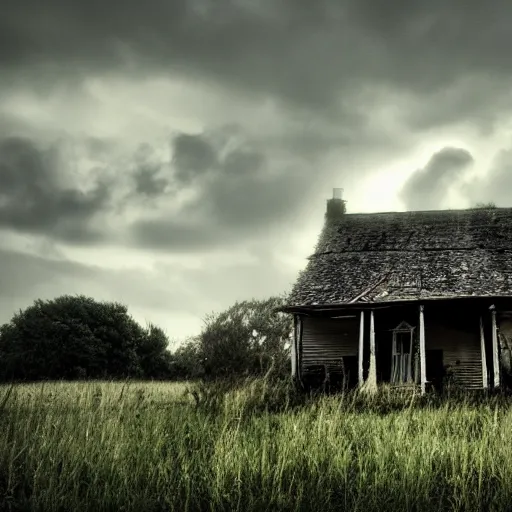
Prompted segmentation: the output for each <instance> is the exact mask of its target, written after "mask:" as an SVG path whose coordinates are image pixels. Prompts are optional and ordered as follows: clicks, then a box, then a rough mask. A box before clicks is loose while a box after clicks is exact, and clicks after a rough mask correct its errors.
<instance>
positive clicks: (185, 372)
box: [172, 337, 204, 380]
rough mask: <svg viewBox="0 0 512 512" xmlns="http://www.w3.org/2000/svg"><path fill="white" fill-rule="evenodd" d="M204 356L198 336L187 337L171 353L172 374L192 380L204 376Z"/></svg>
mask: <svg viewBox="0 0 512 512" xmlns="http://www.w3.org/2000/svg"><path fill="white" fill-rule="evenodd" d="M203 363H204V357H203V354H202V347H201V342H200V339H199V338H198V337H193V338H189V339H187V340H186V341H185V343H183V344H182V345H180V346H179V347H178V348H177V349H176V351H175V352H174V353H173V354H172V375H173V377H175V378H178V379H185V380H194V379H198V378H200V377H203V376H204V364H203Z"/></svg>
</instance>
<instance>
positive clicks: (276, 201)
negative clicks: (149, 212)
mask: <svg viewBox="0 0 512 512" xmlns="http://www.w3.org/2000/svg"><path fill="white" fill-rule="evenodd" d="M221 131H222V129H221ZM178 137H179V138H180V140H183V135H179V136H178ZM190 137H192V136H190ZM208 138H210V139H212V140H217V141H220V142H219V143H218V144H217V146H214V144H213V143H211V144H208V148H209V149H208V159H207V160H206V159H203V158H200V159H198V161H200V162H206V161H207V162H208V163H207V165H206V164H205V165H204V166H203V167H202V169H201V170H198V171H197V175H198V176H203V173H204V172H206V171H207V172H208V173H207V175H204V176H203V177H204V179H202V180H196V181H195V182H194V191H195V196H194V198H193V199H191V200H189V201H188V202H187V203H186V204H185V205H184V206H183V207H182V208H181V209H180V210H179V212H178V213H177V214H175V215H174V216H173V217H169V218H165V217H162V215H159V216H158V217H154V218H152V219H147V218H146V219H144V220H139V221H137V222H135V223H134V225H133V226H132V227H131V235H132V238H131V241H132V242H133V243H135V244H137V245H140V246H143V247H155V248H160V249H172V250H174V251H195V250H207V249H211V248H215V247H220V246H222V245H225V244H226V243H231V244H232V243H236V242H243V241H246V240H248V239H250V238H255V237H258V236H260V235H262V234H269V233H271V232H272V231H274V230H275V229H276V228H279V226H281V225H282V223H283V222H284V221H286V220H287V219H291V218H293V217H295V216H297V215H299V214H300V212H301V210H303V208H304V202H303V200H301V198H304V197H305V195H306V194H305V191H307V194H311V192H313V193H314V191H315V189H316V188H318V186H319V185H318V180H315V179H314V173H313V171H312V169H309V168H307V167H305V166H304V165H301V163H300V161H298V160H300V159H295V160H293V159H290V157H288V160H287V161H286V162H277V163H276V162H275V161H274V159H273V157H274V155H273V154H272V152H268V151H267V153H265V148H258V147H256V146H254V145H250V144H249V143H248V142H247V141H245V142H242V143H240V144H238V145H234V146H233V145H232V146H231V147H230V146H229V143H230V139H229V138H222V137H217V133H216V132H210V133H209V134H208ZM206 139H207V137H206V135H202V136H194V143H195V142H197V141H200V143H198V144H197V148H199V147H201V145H202V144H203V143H204V142H205V140H206ZM190 140H192V139H190ZM193 146H194V144H190V145H189V146H188V148H189V149H190V148H192V147H193ZM226 148H228V149H226ZM210 150H211V151H212V153H210ZM198 152H199V154H200V155H203V154H204V153H203V152H202V150H199V151H198ZM191 153H192V152H191ZM192 154H194V153H192ZM192 160H193V159H191V161H192ZM195 169H198V167H195ZM181 170H182V168H179V169H176V171H175V172H176V173H177V174H176V176H175V179H176V180H177V183H178V184H180V185H181V184H182V183H183V182H182V177H181V176H180V171H181ZM197 175H196V177H197Z"/></svg>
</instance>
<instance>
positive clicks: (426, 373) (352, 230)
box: [283, 189, 512, 392]
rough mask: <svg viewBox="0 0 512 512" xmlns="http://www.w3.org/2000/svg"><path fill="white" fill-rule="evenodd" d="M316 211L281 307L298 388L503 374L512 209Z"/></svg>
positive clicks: (489, 383)
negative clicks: (316, 224) (317, 223)
mask: <svg viewBox="0 0 512 512" xmlns="http://www.w3.org/2000/svg"><path fill="white" fill-rule="evenodd" d="M337 190H339V189H335V197H333V199H330V200H328V202H327V212H326V219H325V224H324V228H323V231H322V233H321V236H320V239H319V241H318V244H317V247H316V250H315V252H314V254H313V255H312V256H310V257H309V262H308V264H307V266H306V268H305V270H304V271H303V272H302V273H301V274H300V276H299V278H298V280H297V282H296V284H295V286H294V288H293V291H292V293H291V295H290V298H289V301H288V304H287V306H286V307H285V308H284V309H283V311H286V312H288V313H292V314H293V315H294V317H295V338H294V344H293V351H292V359H293V361H292V373H293V375H294V377H295V378H296V379H297V380H298V381H300V382H301V383H302V384H304V385H313V384H314V383H320V382H323V381H326V380H328V381H330V382H331V384H332V383H335V382H336V381H338V382H340V381H341V380H343V382H344V383H345V384H348V385H349V386H357V385H362V384H363V383H364V382H365V381H367V382H368V383H369V384H374V385H375V384H378V383H390V384H392V385H397V386H407V385H413V386H414V385H416V386H418V387H421V390H422V392H424V391H425V389H427V388H428V387H430V386H434V387H441V386H442V385H443V383H446V382H447V379H448V380H451V382H453V383H454V384H456V385H459V386H462V387H464V388H469V389H482V388H488V387H492V388H496V387H499V386H500V384H502V382H503V379H504V378H506V375H507V371H508V370H509V369H510V347H511V340H512V208H487V209H486V208H475V209H469V210H447V211H413V212H390V213H365V214H348V213H346V208H345V201H344V200H342V199H341V195H338V196H337V195H336V191H337Z"/></svg>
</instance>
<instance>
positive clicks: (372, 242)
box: [288, 208, 512, 306]
mask: <svg viewBox="0 0 512 512" xmlns="http://www.w3.org/2000/svg"><path fill="white" fill-rule="evenodd" d="M493 295H510V296H512V208H493V209H471V210H449V211H426V212H398V213H396V212H393V213H375V214H345V215H343V216H342V217H341V218H338V219H335V220H333V219H328V220H326V223H325V225H324V229H323V231H322V234H321V236H320V239H319V242H318V244H317V247H316V250H315V253H314V254H313V255H312V256H310V258H309V262H308V264H307V267H306V269H305V270H304V271H303V272H302V273H301V274H300V276H299V278H298V280H297V282H296V284H295V286H294V288H293V290H292V293H291V295H290V298H289V302H288V303H289V305H290V306H308V305H334V304H343V303H349V302H388V301H396V300H418V299H422V298H452V297H462V296H493Z"/></svg>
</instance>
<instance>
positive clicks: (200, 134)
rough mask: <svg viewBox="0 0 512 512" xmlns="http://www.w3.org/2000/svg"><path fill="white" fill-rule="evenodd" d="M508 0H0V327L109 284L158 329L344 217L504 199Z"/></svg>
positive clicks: (96, 293) (249, 281) (112, 293)
mask: <svg viewBox="0 0 512 512" xmlns="http://www.w3.org/2000/svg"><path fill="white" fill-rule="evenodd" d="M511 16H512V4H511V3H510V2H508V1H505V0H495V1H493V2H489V3H487V2H482V1H481V0H465V1H462V0H448V1H447V0H443V1H441V0H433V1H430V2H424V1H420V0H390V1H388V2H379V1H377V0H315V1H314V2H313V1H311V0H261V1H258V2H256V1H254V0H172V1H169V0H147V1H146V2H140V1H135V0H122V1H121V0H111V1H110V2H103V1H102V2H100V1H99V0H89V1H88V2H83V1H78V0H66V1H64V0H46V1H45V2H40V1H39V0H3V2H2V15H1V16H0V322H3V321H7V320H8V319H9V318H10V317H11V315H12V313H13V311H14V310H17V309H18V308H23V307H25V306H27V305H29V304H30V303H32V301H33V300H34V299H36V298H52V297H55V296H58V295H60V294H64V293H69V294H77V293H84V294H86V295H90V296H93V297H95V298H97V299H106V300H116V301H121V302H123V303H125V304H127V305H128V306H129V310H130V311H131V313H132V314H133V315H134V316H135V317H136V318H137V319H138V320H140V321H141V322H145V321H153V322H155V323H157V324H159V325H161V326H162V327H164V328H165V329H166V330H167V333H168V334H169V336H170V337H171V338H172V339H183V338H184V337H186V336H188V335H193V334H196V333H197V332H198V331H199V330H200V328H201V325H202V318H203V317H204V315H205V314H207V313H210V312H212V311H221V310H223V309H225V308H227V307H229V306H230V305H231V304H232V303H234V302H235V301H236V300H241V299H246V298H252V297H256V298H265V297H268V296H269V295H272V294H281V293H285V292H287V291H288V290H289V289H290V287H291V285H292V283H293V281H294V280H295V278H296V275H297V272H298V271H299V270H300V269H301V268H302V267H303V266H304V265H305V261H306V260H305V258H306V256H308V254H310V253H311V251H312V249H313V246H314V244H315V242H316V239H317V236H318V233H319V230H320V229H321V226H322V222H323V214H324V210H325V201H326V199H327V198H329V197H330V196H331V193H332V188H333V187H342V188H344V197H345V199H347V201H348V204H347V208H348V211H349V212H372V211H390V210H415V209H417V210H421V209H438V208H464V207H468V206H471V205H473V204H475V203H477V202H488V201H493V202H495V203H496V204H497V205H498V206H512V199H511V198H510V192H509V190H510V188H511V187H512V138H511V129H512V87H511V82H512V59H511V58H510V47H512V29H511V28H510V23H509V20H510V18H511Z"/></svg>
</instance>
